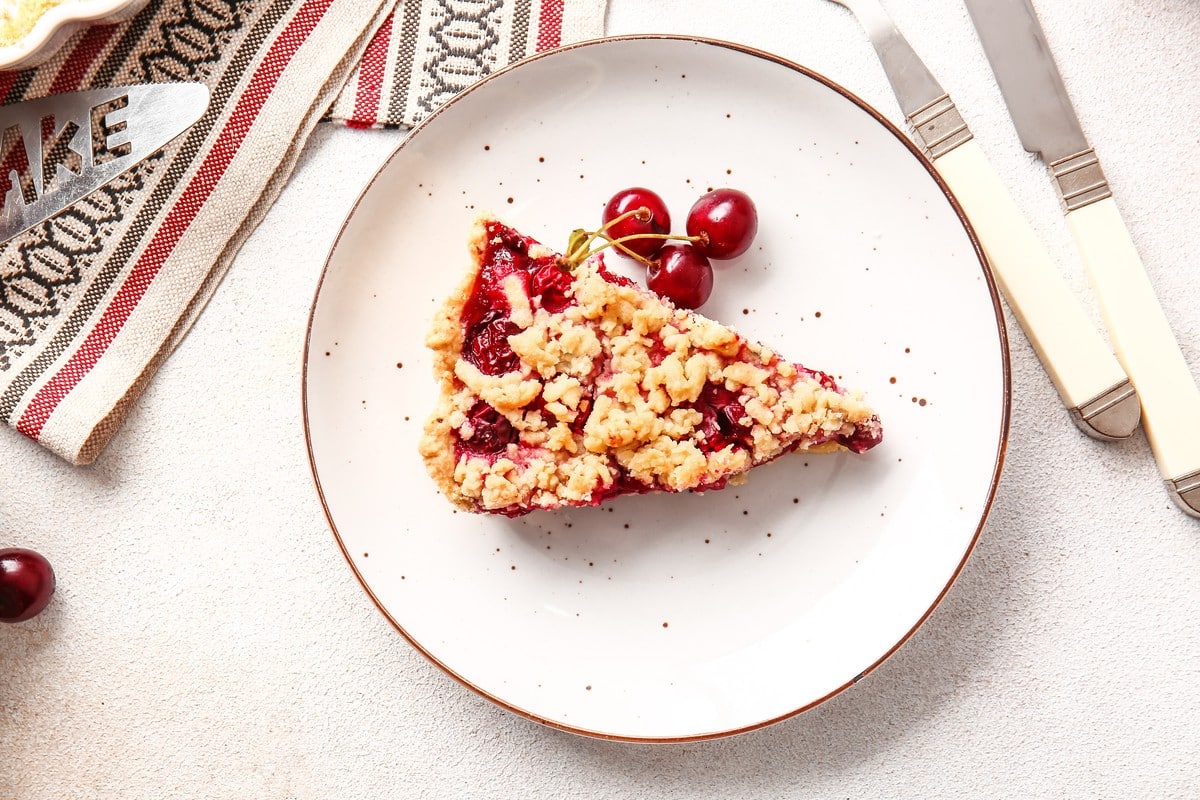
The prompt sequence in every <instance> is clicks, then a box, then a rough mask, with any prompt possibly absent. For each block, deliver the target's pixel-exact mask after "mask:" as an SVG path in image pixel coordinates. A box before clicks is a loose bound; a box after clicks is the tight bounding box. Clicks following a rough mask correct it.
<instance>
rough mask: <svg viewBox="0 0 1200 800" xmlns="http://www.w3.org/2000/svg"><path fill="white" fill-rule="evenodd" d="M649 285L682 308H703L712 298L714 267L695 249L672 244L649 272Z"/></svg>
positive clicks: (685, 245) (665, 248) (659, 256)
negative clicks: (709, 298)
mask: <svg viewBox="0 0 1200 800" xmlns="http://www.w3.org/2000/svg"><path fill="white" fill-rule="evenodd" d="M646 285H647V286H649V287H650V290H651V291H652V292H654V293H656V294H658V295H661V296H662V297H666V298H668V299H669V300H670V301H671V302H672V303H674V304H675V305H677V306H679V307H680V308H699V307H700V306H702V305H704V301H705V300H707V299H708V296H709V295H710V294H712V287H713V269H712V264H710V263H709V261H708V259H707V258H705V257H704V254H702V253H700V252H699V251H698V250H696V248H694V247H692V246H691V245H687V244H668V245H666V246H665V247H663V249H662V251H661V252H660V253H659V254H658V258H657V259H656V260H655V261H654V262H653V263H651V264H650V268H649V269H648V270H646Z"/></svg>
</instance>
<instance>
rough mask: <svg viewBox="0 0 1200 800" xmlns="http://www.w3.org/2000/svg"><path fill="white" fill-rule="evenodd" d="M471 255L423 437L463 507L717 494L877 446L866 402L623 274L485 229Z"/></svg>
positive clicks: (437, 333) (510, 510) (508, 509)
mask: <svg viewBox="0 0 1200 800" xmlns="http://www.w3.org/2000/svg"><path fill="white" fill-rule="evenodd" d="M472 252H473V254H474V256H475V258H474V263H473V265H472V269H471V270H470V271H469V274H468V275H467V278H466V279H465V280H464V282H463V284H462V285H461V286H460V287H459V289H458V291H456V292H455V294H454V295H453V296H452V297H451V298H450V299H449V300H448V301H447V303H446V306H445V308H444V312H445V313H444V314H442V315H440V316H439V318H438V320H437V321H436V322H435V325H434V327H433V329H432V330H431V331H430V334H429V336H428V338H427V344H428V346H429V347H431V348H432V349H433V350H434V351H435V356H436V357H435V371H436V372H437V377H438V380H439V383H440V385H441V389H442V395H441V399H440V401H439V404H438V407H437V409H436V410H435V412H434V414H433V415H432V416H431V417H430V420H429V422H428V423H427V425H426V429H425V434H424V436H423V438H422V441H421V452H422V454H423V456H424V457H425V459H426V462H427V464H428V466H429V469H430V472H431V474H432V475H433V476H434V478H435V479H436V480H437V481H438V483H439V485H440V487H441V489H442V490H443V492H444V493H445V494H446V495H447V497H448V498H449V499H451V500H452V501H453V502H455V503H456V504H457V505H459V506H461V507H463V508H467V509H469V510H473V511H491V512H499V513H503V514H508V515H517V514H522V513H525V512H527V511H529V510H532V509H535V508H554V507H558V506H562V505H594V504H597V503H599V502H602V501H603V500H605V499H607V498H608V497H612V496H614V495H617V494H628V493H640V492H647V491H673V492H679V491H685V490H696V491H703V490H706V489H719V488H721V487H722V486H724V485H725V484H726V483H727V482H728V481H729V480H730V479H733V478H737V477H739V476H741V475H742V474H743V473H745V472H746V471H747V470H748V469H750V468H751V467H752V466H754V465H756V464H761V463H763V462H766V461H769V460H772V459H774V458H777V457H779V456H780V455H782V454H784V453H786V452H790V451H795V450H830V449H851V450H854V451H856V452H861V451H863V450H866V449H869V448H870V447H873V446H874V445H876V444H878V443H879V441H880V439H881V429H880V425H879V420H878V419H877V418H876V417H875V416H874V414H873V412H872V411H871V409H870V407H869V406H868V405H867V404H866V403H865V401H864V400H863V398H862V396H861V394H859V393H851V392H844V391H843V390H842V389H841V388H840V387H838V386H837V385H836V384H835V383H834V381H833V380H832V379H831V378H829V376H827V375H824V374H823V373H819V372H815V371H812V370H808V369H806V368H803V367H800V366H799V365H796V364H792V363H790V362H787V361H784V360H782V359H781V358H779V357H778V356H777V355H776V354H775V353H774V352H773V351H771V350H770V349H768V348H766V347H764V346H763V345H760V344H757V343H754V342H751V341H749V340H747V339H745V338H744V337H742V336H740V335H739V334H738V333H737V332H736V331H734V330H733V329H732V328H730V327H728V326H724V325H721V324H719V323H717V322H714V321H712V320H709V319H707V318H705V317H703V316H701V315H699V314H697V313H694V312H689V311H685V310H681V309H676V308H674V307H672V306H670V305H669V304H667V303H666V302H664V301H663V300H662V299H660V298H658V297H656V296H654V295H652V294H650V293H649V292H646V291H643V290H641V289H640V288H638V287H637V286H635V285H633V284H631V283H629V282H628V281H624V280H623V279H619V278H616V277H614V276H613V275H611V274H610V273H608V272H607V271H606V270H605V268H604V265H603V261H602V259H600V258H599V257H594V258H592V259H589V260H587V261H585V262H584V263H582V264H579V265H578V266H576V267H574V268H573V269H572V270H571V271H570V272H566V271H565V270H564V269H563V268H562V267H561V266H559V265H558V263H557V256H556V255H555V254H554V253H552V252H551V251H549V250H548V249H547V248H544V247H542V246H540V245H538V244H537V243H536V242H534V241H533V240H531V239H528V238H527V237H523V236H521V235H520V234H518V233H516V232H515V231H513V230H512V229H510V228H507V227H506V226H504V225H502V224H501V223H498V222H495V221H494V220H488V219H483V220H480V222H479V223H478V224H477V227H476V230H475V236H474V238H473V241H472ZM497 319H499V320H501V322H500V323H499V324H501V325H507V326H508V327H503V328H500V329H499V330H501V332H502V333H503V334H505V335H497V334H496V333H495V331H496V330H497V327H496V326H497V324H498V323H497V321H496V320H497ZM510 355H511V357H510ZM509 365H515V366H514V367H513V368H512V369H507V368H506V367H508V366H509ZM497 370H499V372H498V374H492V372H495V371H497Z"/></svg>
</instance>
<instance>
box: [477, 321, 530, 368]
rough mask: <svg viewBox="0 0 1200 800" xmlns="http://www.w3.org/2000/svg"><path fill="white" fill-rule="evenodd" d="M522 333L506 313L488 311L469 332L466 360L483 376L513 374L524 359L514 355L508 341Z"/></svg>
mask: <svg viewBox="0 0 1200 800" xmlns="http://www.w3.org/2000/svg"><path fill="white" fill-rule="evenodd" d="M520 332H521V329H520V328H518V327H517V326H516V325H514V324H513V322H512V320H510V319H509V318H508V316H507V315H505V314H504V313H503V312H501V311H489V312H487V313H486V314H484V315H483V317H482V319H480V320H479V321H478V322H476V323H475V324H474V325H472V326H471V327H470V328H469V329H468V330H467V336H466V341H465V342H464V343H463V358H465V359H466V360H467V361H470V362H471V363H472V364H474V365H475V366H476V367H478V368H479V371H480V372H482V373H483V374H484V375H503V374H504V373H506V372H512V371H513V370H514V369H516V368H517V365H518V364H520V363H521V359H520V358H518V357H517V354H516V353H514V352H513V349H512V345H510V344H509V343H508V337H509V336H512V335H513V334H514V333H520Z"/></svg>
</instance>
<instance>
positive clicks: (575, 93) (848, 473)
mask: <svg viewBox="0 0 1200 800" xmlns="http://www.w3.org/2000/svg"><path fill="white" fill-rule="evenodd" d="M628 185H646V186H650V187H653V188H655V189H656V190H658V191H659V192H660V193H661V194H662V195H663V196H664V198H665V199H666V200H667V202H668V203H669V205H670V207H671V208H672V209H674V210H675V214H676V216H677V225H678V224H679V221H681V220H682V218H683V217H684V216H686V212H687V209H688V208H689V207H690V205H691V202H692V200H693V199H694V198H695V197H697V196H698V195H699V194H700V193H701V192H703V191H704V190H705V189H707V188H708V187H709V186H718V185H732V186H736V187H739V188H742V189H744V190H746V191H747V192H749V193H750V195H751V196H752V197H754V198H755V199H756V201H757V203H758V207H759V212H760V226H759V237H758V239H757V247H755V248H753V249H752V250H751V251H750V252H749V253H748V254H747V255H745V256H743V257H742V258H741V259H740V260H738V261H735V262H730V263H729V264H728V265H726V266H724V267H721V268H720V269H719V271H718V274H717V276H716V289H715V291H714V294H713V297H712V299H711V300H710V301H709V303H708V304H707V305H706V306H705V308H704V309H703V310H704V312H705V313H707V314H708V315H710V316H713V317H715V318H717V319H720V320H725V321H728V322H731V323H734V324H736V325H737V327H739V328H740V329H741V330H743V331H745V332H746V333H748V334H750V335H752V336H754V337H756V338H759V339H763V340H765V341H768V342H770V343H773V344H775V345H776V346H777V348H778V349H779V350H780V351H781V352H783V353H785V354H787V355H788V356H790V357H791V358H793V359H795V360H799V361H802V362H804V363H807V364H809V365H811V366H813V367H816V368H819V369H825V370H827V371H830V372H832V373H833V374H835V375H837V376H840V378H841V380H842V382H843V383H844V384H848V385H851V386H856V387H861V388H863V389H864V390H865V391H866V392H867V393H868V397H869V399H870V400H871V401H872V402H873V403H874V405H875V406H876V407H877V409H878V412H879V414H880V416H881V418H882V420H883V424H884V429H885V439H884V443H883V444H882V445H881V446H880V447H878V448H876V449H875V450H873V451H871V452H870V453H868V454H866V455H863V456H853V455H850V454H837V455H828V456H813V457H807V456H800V455H793V456H789V457H786V458H784V459H781V460H780V461H778V462H775V463H773V464H771V465H768V466H766V467H763V468H760V469H759V470H757V471H756V472H754V473H752V475H751V480H750V481H749V483H748V485H746V486H743V487H739V488H731V489H726V490H725V491H722V492H712V493H708V494H705V495H690V494H689V495H672V496H642V497H633V498H626V499H621V500H618V501H616V502H612V503H610V504H609V505H607V506H605V507H602V508H599V509H586V510H573V511H569V512H562V513H540V514H533V515H530V516H527V517H524V518H522V519H517V520H508V519H504V518H500V517H493V516H478V515H472V514H466V513H457V512H454V511H452V509H451V506H450V504H449V503H448V502H446V501H445V500H444V499H443V498H442V497H441V496H440V495H439V494H438V492H437V491H436V489H435V488H434V484H433V483H432V481H431V480H430V479H429V477H428V476H427V475H426V473H425V470H424V467H423V464H422V462H421V459H420V457H419V456H418V454H417V439H418V436H419V433H420V430H421V426H422V423H423V421H424V419H425V417H426V415H427V414H428V413H429V412H430V410H431V409H432V406H433V403H434V394H435V385H434V382H433V379H432V375H431V371H430V359H429V358H428V356H427V354H426V351H425V349H424V346H423V339H424V336H425V332H426V330H427V329H428V328H429V325H430V322H431V319H432V314H433V313H434V311H435V309H436V308H437V306H438V304H439V303H440V302H441V300H442V299H443V298H444V296H445V295H446V294H447V293H448V292H449V291H450V289H451V288H452V286H453V285H454V284H456V282H458V281H459V280H460V278H461V275H462V271H463V268H464V266H465V264H466V237H467V234H468V229H469V227H470V224H471V221H472V219H473V217H474V216H475V214H476V213H477V211H478V210H480V209H485V208H490V209H492V210H495V211H497V212H498V213H500V214H501V215H502V216H503V217H504V218H506V219H507V220H508V221H509V222H511V223H512V224H514V225H515V226H516V227H518V228H520V229H522V230H523V231H525V232H526V233H528V234H530V235H533V236H535V237H536V238H540V239H542V240H544V241H546V242H547V243H549V244H552V245H554V246H556V247H562V246H563V245H565V243H566V240H567V237H568V235H569V232H570V231H571V230H572V229H573V228H576V227H580V226H590V225H594V224H595V223H596V222H597V221H598V219H599V215H600V210H601V208H602V206H603V204H604V202H605V201H606V200H607V198H608V197H609V195H610V194H611V193H612V192H613V191H615V190H617V189H620V188H622V187H625V186H628ZM630 274H633V273H632V272H631V273H630ZM304 392H305V397H304V399H305V414H306V420H305V422H306V427H307V432H308V437H309V447H310V452H311V458H312V465H313V471H314V474H315V476H316V480H317V484H318V487H319V491H320V494H321V498H322V501H323V502H324V504H325V508H326V511H327V514H328V516H329V520H330V523H331V525H332V527H333V529H334V531H335V533H336V536H337V539H338V541H339V543H340V545H341V547H342V549H343V551H344V552H345V555H346V557H347V559H348V560H349V562H350V565H351V566H352V567H353V569H354V572H355V573H356V575H357V576H358V578H359V579H360V580H361V581H362V583H363V585H364V586H365V587H366V589H367V591H368V592H369V593H370V595H371V597H372V598H373V599H374V600H375V602H376V603H377V604H378V606H379V608H380V609H381V610H382V611H383V612H384V613H385V614H386V615H387V616H388V618H389V619H390V620H391V621H392V622H393V623H394V624H395V625H396V627H397V628H398V629H399V630H400V631H401V633H403V634H404V636H405V637H407V638H408V639H409V641H411V642H412V644H413V645H415V646H416V647H418V648H419V649H420V650H421V651H422V652H423V653H424V654H425V655H427V656H428V657H429V658H431V659H432V660H433V661H435V662H436V663H437V664H438V665H440V666H441V667H442V668H443V669H445V670H446V671H447V672H448V673H450V674H451V675H452V676H454V677H455V678H457V679H458V680H459V681H461V682H462V683H463V684H465V685H466V686H469V687H470V688H472V689H474V690H475V691H477V692H480V693H481V694H483V695H485V696H487V697H489V698H491V699H492V700H494V701H496V702H498V703H500V704H502V705H503V706H505V707H507V708H509V709H511V710H513V711H516V712H518V713H520V714H523V715H526V716H528V717H530V718H532V719H536V720H538V721H541V722H544V723H547V724H549V725H553V726H557V727H561V728H564V729H568V730H572V731H576V732H580V733H586V734H592V735H597V736H605V737H616V738H624V739H653V740H681V739H692V738H703V737H712V736H719V735H723V734H727V733H732V732H737V731H742V730H748V729H750V728H754V727H757V726H761V725H764V724H767V723H769V722H772V721H775V720H778V719H782V718H784V717H786V716H789V715H791V714H794V713H796V712H798V711H801V710H803V709H805V708H808V707H810V706H812V705H814V704H815V703H818V702H819V701H821V700H823V699H825V698H828V697H829V696H831V695H833V694H834V693H836V692H838V691H839V690H841V689H843V688H845V687H847V686H849V685H850V684H852V683H854V682H855V681H857V680H858V679H859V678H860V677H861V676H862V675H863V674H864V673H865V672H867V671H868V670H870V669H871V668H872V667H873V666H875V665H877V664H878V663H879V662H880V661H881V660H882V659H883V658H885V657H886V656H887V655H888V654H889V653H890V652H891V651H892V650H894V649H895V648H896V647H897V646H898V645H899V644H900V643H901V642H902V641H903V640H904V639H905V638H906V637H908V636H909V634H910V633H911V632H912V631H913V630H914V629H915V627H916V626H917V625H918V624H919V623H920V622H921V621H922V620H923V619H924V618H925V616H926V615H927V614H928V613H929V612H930V611H931V609H932V608H933V606H934V605H935V604H936V603H937V601H938V599H939V598H940V597H941V596H942V594H943V593H944V592H945V591H946V589H947V588H948V586H949V584H950V582H951V581H952V580H953V578H954V576H955V575H956V574H957V572H958V570H959V569H960V568H961V566H962V564H963V562H964V560H965V559H966V557H967V554H968V552H969V551H970V549H971V546H972V544H973V543H974V540H975V537H976V536H977V535H978V532H979V529H980V527H981V525H982V524H983V520H984V517H985V516H986V513H987V510H988V507H989V504H990V503H991V499H992V495H993V492H994V489H995V486H996V481H997V479H998V476H999V471H1000V464H1001V462H1002V458H1003V452H1004V446H1005V441H1006V436H1007V425H1008V409H1009V383H1008V361H1007V349H1006V340H1005V337H1004V331H1003V322H1002V317H1001V315H1000V312H999V305H998V300H997V296H996V293H995V290H994V288H993V285H992V282H991V280H990V278H989V275H988V273H987V270H986V268H985V267H984V265H983V263H982V260H981V257H980V255H979V251H978V248H977V246H976V243H975V241H974V239H973V237H972V235H971V234H970V232H969V230H968V228H967V227H966V224H965V222H964V220H963V218H962V217H961V215H960V213H959V211H958V209H957V207H956V206H955V205H954V203H953V202H952V201H951V200H950V198H949V195H948V194H947V192H946V190H945V188H944V186H943V185H942V184H941V183H940V182H939V181H938V180H937V179H936V178H935V177H934V174H933V172H932V170H931V168H930V167H929V165H928V163H927V162H925V161H924V160H922V159H921V158H920V157H919V156H918V155H917V154H916V152H915V151H914V150H913V149H912V148H911V147H910V146H909V144H908V143H907V140H906V139H905V138H904V137H903V136H902V135H901V134H900V133H899V131H897V130H896V129H895V128H893V127H892V126H890V125H889V124H888V123H886V122H885V121H884V120H883V118H882V117H881V116H880V115H879V114H878V113H876V112H874V111H872V110H871V109H869V108H868V107H867V106H865V105H864V104H863V103H862V102H861V101H860V100H858V99H856V98H855V97H853V96H852V95H850V94H849V93H848V92H846V91H845V90H844V89H841V88H838V87H837V86H834V85H833V84H831V83H830V82H828V81H827V80H825V79H823V78H821V77H819V76H817V75H815V74H813V73H811V72H808V71H806V70H804V69H803V68H801V67H799V66H796V65H795V64H791V63H788V62H785V61H782V60H779V59H777V58H774V57H772V56H769V55H766V54H763V53H759V52H754V51H749V50H746V49H743V48H739V47H736V46H733V45H729V44H723V43H719V42H712V41H698V40H694V39H681V38H671V37H629V38H618V39H607V40H601V41H597V42H591V43H585V44H582V45H577V46H574V47H570V48H566V49H563V50H560V51H556V52H553V53H550V54H546V55H542V56H539V57H536V58H534V59H532V60H529V61H526V62H524V63H523V64H521V65H519V66H517V67H515V68H512V69H509V70H505V71H502V72H499V73H497V74H495V75H493V76H492V77H490V78H489V79H487V80H485V81H483V82H482V83H480V84H479V85H478V86H477V87H475V88H474V89H472V90H471V91H469V92H467V93H466V94H464V95H461V96H460V97H459V98H458V99H456V100H455V101H454V102H452V103H451V104H450V105H448V106H446V107H444V108H443V109H442V110H441V111H440V112H439V113H437V114H436V115H435V116H433V117H431V118H430V119H428V120H427V121H426V122H425V123H424V124H423V125H422V126H421V127H420V128H418V129H417V130H416V131H414V133H413V134H412V135H411V136H410V137H408V138H407V139H406V140H405V142H404V143H403V145H401V147H400V148H399V149H398V150H397V152H396V153H395V154H394V156H393V157H392V158H391V159H390V160H389V161H388V163H387V164H386V165H385V166H384V167H383V168H382V170H381V171H380V172H379V174H378V175H377V176H376V178H375V179H374V181H373V183H372V184H371V185H370V187H369V188H368V189H367V190H366V191H365V193H364V195H363V197H362V198H361V200H360V202H359V203H358V205H357V207H356V208H355V209H354V211H353V213H352V214H351V215H350V217H349V219H348V220H347V222H346V225H345V228H344V230H343V232H342V234H341V236H340V238H339V240H338V241H337V243H336V244H335V246H334V248H333V251H332V253H331V255H330V258H329V262H328V264H327V266H326V270H325V273H324V276H323V278H322V281H321V285H320V288H319V289H318V292H317V296H316V300H315V302H314V306H313V311H312V319H311V325H310V331H309V340H308V345H307V353H306V363H305V382H304ZM396 680H404V676H403V675H397V676H396Z"/></svg>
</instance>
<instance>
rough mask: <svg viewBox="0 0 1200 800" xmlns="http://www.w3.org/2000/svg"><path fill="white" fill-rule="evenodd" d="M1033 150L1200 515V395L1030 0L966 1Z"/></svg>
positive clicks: (1167, 477) (1156, 446)
mask: <svg viewBox="0 0 1200 800" xmlns="http://www.w3.org/2000/svg"><path fill="white" fill-rule="evenodd" d="M966 4H967V11H968V12H970V15H971V19H972V21H973V22H974V23H975V30H976V31H977V32H978V33H979V39H980V41H981V42H982V43H983V50H984V53H985V54H986V55H987V59H988V61H989V62H990V63H991V65H992V71H993V72H994V73H995V74H996V81H997V83H999V85H1000V92H1001V94H1003V96H1004V102H1005V104H1006V105H1007V106H1008V111H1009V114H1010V115H1011V116H1012V118H1013V122H1014V123H1015V124H1016V128H1017V133H1018V134H1019V135H1020V137H1021V144H1022V145H1024V147H1025V149H1026V150H1028V151H1030V152H1033V153H1037V154H1038V155H1039V156H1041V158H1042V160H1043V161H1044V162H1045V163H1046V166H1047V167H1048V168H1049V171H1050V173H1051V176H1052V177H1053V181H1054V184H1055V186H1056V188H1057V190H1058V193H1059V195H1060V197H1061V198H1062V204H1063V210H1064V212H1065V214H1066V218H1067V227H1068V228H1069V229H1070V231H1071V235H1072V237H1073V238H1074V239H1075V244H1076V246H1077V247H1078V248H1079V252H1080V254H1081V255H1082V257H1083V262H1084V265H1085V267H1086V268H1087V272H1088V276H1089V278H1090V279H1091V283H1092V288H1093V290H1094V291H1095V292H1096V297H1097V299H1098V300H1099V303H1100V311H1101V314H1102V315H1103V317H1104V321H1105V324H1106V325H1107V327H1108V333H1109V337H1110V338H1111V339H1112V342H1113V345H1114V346H1115V347H1116V350H1117V357H1118V358H1119V359H1120V361H1121V363H1122V364H1123V365H1124V367H1125V370H1126V372H1127V373H1128V374H1129V377H1130V379H1131V380H1132V381H1133V385H1134V387H1136V389H1137V393H1138V395H1139V396H1140V398H1141V403H1142V416H1143V422H1144V424H1145V429H1146V437H1147V439H1148V440H1149V441H1150V447H1151V449H1152V450H1153V451H1154V457H1155V460H1156V461H1157V462H1158V469H1159V472H1160V473H1161V474H1162V477H1163V481H1164V483H1165V484H1166V487H1167V491H1168V492H1169V493H1170V495H1171V497H1172V498H1173V499H1174V500H1175V502H1176V503H1178V504H1179V506H1180V507H1181V508H1182V509H1183V510H1184V511H1186V512H1187V513H1189V514H1192V515H1193V516H1200V389H1198V388H1197V386H1196V381H1195V379H1194V378H1193V377H1192V374H1191V371H1190V370H1189V368H1188V364H1187V361H1186V360H1185V359H1184V357H1183V353H1182V352H1181V351H1180V349H1179V344H1178V342H1176V340H1175V336H1174V334H1173V333H1172V332H1171V327H1170V325H1169V323H1168V322H1167V318H1166V315H1165V314H1163V311H1162V307H1161V306H1160V305H1159V302H1158V298H1157V297H1156V296H1155V293H1154V287H1153V286H1152V285H1151V283H1150V279H1149V277H1148V276H1147V275H1146V270H1145V267H1144V266H1143V264H1142V260H1141V258H1140V257H1139V256H1138V252H1137V249H1136V248H1135V247H1134V244H1133V240H1132V239H1131V238H1130V235H1129V231H1128V230H1127V229H1126V227H1125V223H1124V221H1123V220H1122V219H1121V214H1120V212H1119V211H1118V209H1117V205H1116V201H1115V200H1114V199H1113V196H1112V191H1111V189H1110V188H1109V185H1108V181H1107V180H1106V179H1105V177H1104V172H1103V171H1102V170H1101V168H1100V161H1099V159H1098V158H1097V157H1096V153H1095V151H1094V150H1093V149H1092V147H1091V146H1090V145H1089V144H1088V141H1087V138H1086V137H1085V136H1084V133H1083V129H1082V127H1081V126H1080V124H1079V119H1078V118H1077V117H1076V115H1075V110H1074V107H1073V106H1072V105H1071V100H1070V97H1069V96H1068V95H1067V91H1066V87H1064V85H1063V82H1062V77H1061V76H1060V75H1059V72H1058V67H1057V66H1056V65H1055V63H1054V57H1053V56H1052V55H1051V52H1050V46H1049V44H1048V43H1047V42H1046V36H1045V34H1044V33H1043V32H1042V27H1041V24H1040V23H1039V22H1038V19H1037V15H1036V13H1035V12H1034V9H1033V5H1032V4H1031V3H1030V2H1029V0H966Z"/></svg>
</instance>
